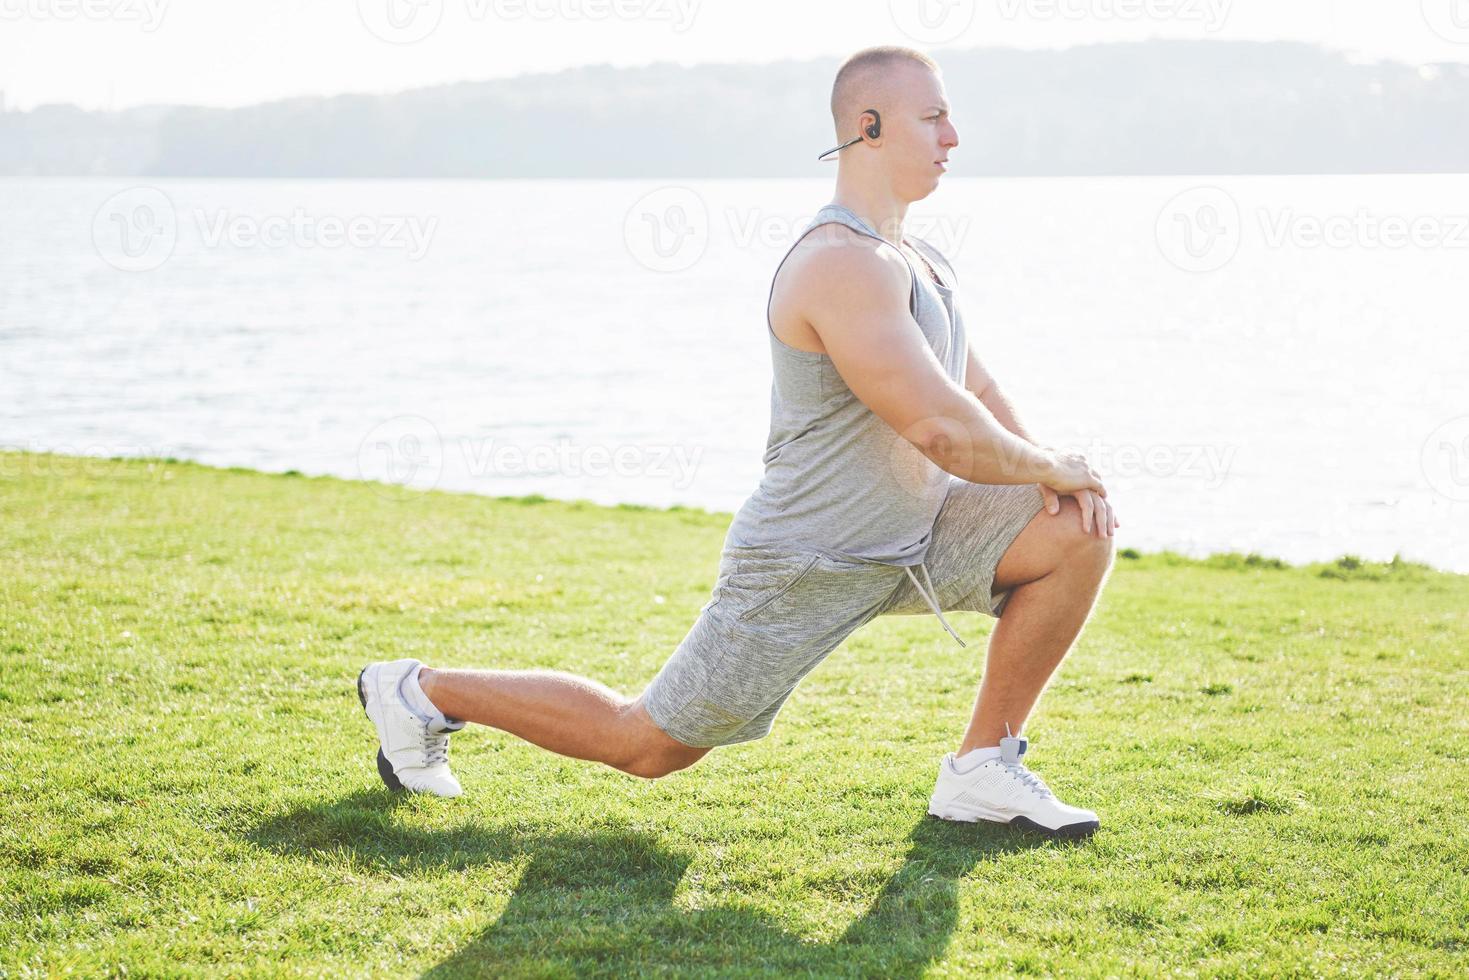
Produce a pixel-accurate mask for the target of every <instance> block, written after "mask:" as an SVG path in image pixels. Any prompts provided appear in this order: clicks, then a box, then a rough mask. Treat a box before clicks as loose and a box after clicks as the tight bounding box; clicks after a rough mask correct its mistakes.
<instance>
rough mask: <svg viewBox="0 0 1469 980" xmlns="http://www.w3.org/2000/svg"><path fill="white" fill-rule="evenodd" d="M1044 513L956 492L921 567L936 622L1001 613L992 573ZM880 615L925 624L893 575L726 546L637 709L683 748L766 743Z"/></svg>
mask: <svg viewBox="0 0 1469 980" xmlns="http://www.w3.org/2000/svg"><path fill="white" fill-rule="evenodd" d="M1043 507H1044V498H1043V497H1042V496H1041V489H1040V487H1039V486H1038V485H1037V484H1034V483H1029V484H1021V485H991V484H984V483H969V482H967V481H964V480H959V479H955V480H954V481H953V483H952V484H951V486H950V489H949V493H948V496H947V497H946V498H945V500H944V504H943V506H942V507H941V508H940V509H939V514H938V518H937V519H936V520H935V521H934V528H933V536H932V540H931V541H930V543H929V550H928V553H927V555H926V556H925V558H924V564H925V565H926V566H927V568H928V573H929V581H931V582H932V584H933V590H934V592H936V593H937V600H938V604H939V606H940V608H941V609H942V610H943V611H944V612H949V611H951V610H968V611H971V612H981V613H985V614H986V615H989V616H994V617H996V618H998V617H999V616H1000V614H1001V613H1003V612H1004V608H1005V606H1006V604H1007V603H1008V602H1009V599H1010V592H1009V590H1005V591H1002V592H1000V593H998V594H993V593H992V590H993V586H994V579H995V569H996V567H998V566H999V564H1000V558H1001V557H1002V556H1003V555H1004V554H1005V551H1006V550H1007V549H1008V548H1009V547H1010V544H1011V542H1013V541H1014V540H1015V538H1016V537H1017V536H1018V535H1019V534H1020V532H1021V531H1023V530H1024V529H1025V526H1026V525H1027V524H1029V523H1030V520H1031V518H1033V517H1035V515H1036V514H1037V513H1039V512H1040V511H1041V509H1042V508H1043ZM915 574H917V576H918V578H919V580H920V581H923V577H922V573H921V571H917V570H915ZM926 585H927V583H925V587H926ZM882 615H897V616H912V615H933V611H932V609H931V608H930V607H929V605H928V603H927V601H926V600H925V598H924V597H923V595H922V594H921V593H920V592H919V591H918V590H917V589H916V588H915V587H914V585H913V581H912V579H910V578H909V576H908V573H907V572H906V571H905V570H904V569H903V568H901V567H899V566H895V565H881V564H874V563H870V562H859V561H853V560H850V559H842V558H838V557H836V556H834V555H831V554H828V553H826V552H823V551H820V550H816V549H809V548H802V549H781V548H776V547H747V546H727V547H726V548H725V549H724V550H723V553H722V554H721V555H720V561H719V572H718V576H717V578H716V579H715V582H714V590H713V592H712V594H711V595H710V597H709V601H708V602H707V603H705V604H704V607H703V608H702V609H700V610H699V618H698V619H697V620H696V621H695V622H694V625H693V627H692V628H691V629H690V630H689V632H688V635H687V636H685V637H684V638H683V641H682V642H681V643H680V644H679V645H678V649H677V650H675V651H674V652H673V655H672V656H671V657H670V658H669V659H668V661H667V662H666V663H665V664H664V665H663V667H662V669H661V670H659V672H658V675H657V676H656V677H654V678H653V680H652V682H651V683H650V684H649V685H648V688H647V690H646V691H644V692H643V703H644V706H645V707H646V708H647V710H648V714H649V715H651V716H652V718H653V721H654V722H655V723H656V724H657V725H658V727H659V728H661V729H663V730H664V731H665V732H667V733H668V734H669V735H671V736H673V737H674V738H676V739H678V740H679V741H680V742H683V743H685V744H687V745H696V746H705V747H707V746H716V745H732V744H734V743H736V742H747V741H750V740H751V739H757V738H763V737H764V736H766V735H768V734H769V733H770V727H771V725H772V724H773V723H774V721H775V716H776V715H777V714H778V713H779V712H780V709H781V707H782V705H784V704H785V701H786V698H788V697H790V694H791V692H792V691H794V690H795V689H796V685H797V684H799V683H800V682H801V679H802V678H804V677H805V676H806V674H808V673H809V672H810V671H811V670H812V669H813V668H814V667H815V666H816V665H817V664H819V663H821V661H822V660H824V659H825V658H826V655H827V654H829V653H831V651H833V650H835V649H836V648H837V647H838V646H840V645H841V643H842V641H843V640H845V639H846V638H847V637H848V636H849V635H850V634H851V633H852V632H854V631H855V630H857V629H858V628H859V627H861V626H863V625H865V624H866V623H868V622H869V621H871V620H872V619H873V618H874V617H876V616H882ZM934 627H935V629H939V630H941V631H942V627H941V626H940V625H939V623H938V622H937V621H935V623H934ZM944 639H945V640H946V641H948V636H947V635H944Z"/></svg>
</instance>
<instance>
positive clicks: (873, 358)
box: [358, 47, 1117, 836]
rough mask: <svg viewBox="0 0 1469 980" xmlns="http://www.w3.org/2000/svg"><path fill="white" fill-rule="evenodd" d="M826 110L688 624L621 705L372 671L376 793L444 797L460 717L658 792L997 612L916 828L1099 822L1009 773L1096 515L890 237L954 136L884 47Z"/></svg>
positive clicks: (1103, 537)
mask: <svg viewBox="0 0 1469 980" xmlns="http://www.w3.org/2000/svg"><path fill="white" fill-rule="evenodd" d="M832 114H833V117H834V119H835V121H836V127H837V137H838V140H839V141H843V146H841V147H839V148H838V149H837V150H835V151H832V152H839V153H840V156H839V158H838V159H839V162H840V165H839V169H838V173H837V182H836V193H835V196H834V198H833V201H832V203H831V204H829V205H827V206H826V207H824V208H822V209H821V210H820V211H819V212H818V213H817V215H816V218H815V219H814V220H813V221H812V222H811V225H810V227H809V228H807V229H806V231H805V233H804V234H803V235H802V236H801V237H800V239H799V240H798V241H797V242H796V244H795V245H793V246H792V248H791V250H790V251H789V252H787V254H786V256H785V258H784V259H783V260H782V262H781V264H780V265H779V266H778V267H777V269H776V273H775V278H774V281H773V282H772V284H771V291H770V297H769V304H768V308H767V313H768V331H767V333H768V339H769V342H770V349H771V356H772V361H773V367H774V383H773V386H772V397H771V422H770V437H769V441H768V444H767V449H766V453H765V457H764V462H765V474H764V477H763V478H762V480H761V482H760V485H759V487H758V488H757V489H756V490H755V492H754V493H753V494H752V495H751V496H750V497H749V499H748V500H747V501H746V502H745V504H744V505H743V506H742V507H741V508H740V511H739V512H738V513H737V514H736V516H735V519H734V521H733V523H732V524H731V526H730V529H729V532H728V535H727V537H726V539H725V542H724V548H723V551H722V554H721V560H720V565H719V571H718V576H717V578H716V581H715V583H714V589H713V594H712V595H711V597H710V599H709V601H708V602H707V603H706V604H705V605H704V607H703V608H702V609H701V610H700V612H699V617H698V620H697V621H696V622H695V623H694V625H693V627H692V628H691V629H690V630H689V632H688V635H687V636H685V637H684V639H683V641H682V642H681V643H680V644H679V646H678V649H677V650H676V651H675V652H674V653H673V655H672V656H671V657H670V658H669V660H668V661H667V662H666V663H665V664H664V665H663V668H662V669H661V670H660V671H659V672H658V675H657V676H656V677H654V678H653V680H652V682H651V683H650V684H649V685H648V687H647V689H646V690H644V691H643V693H642V694H640V695H639V696H638V697H636V698H634V699H631V700H629V699H627V698H625V697H623V696H622V695H620V694H618V693H616V692H614V691H612V690H609V689H608V688H606V687H605V686H603V685H601V684H599V683H597V682H596V681H592V680H588V679H585V678H581V677H576V676H572V675H570V674H566V673H562V672H558V671H543V670H449V669H430V668H428V667H426V666H424V665H423V664H421V663H419V662H418V661H416V660H399V661H394V662H390V663H375V664H371V665H369V666H368V667H366V668H365V669H364V670H363V671H362V673H361V674H360V675H359V678H358V695H359V697H360V698H361V700H362V703H363V706H364V707H365V708H366V710H367V714H368V716H369V717H370V718H371V719H372V721H373V724H374V725H375V726H376V727H377V731H378V737H379V741H380V746H381V747H380V751H379V755H378V771H379V773H380V774H381V775H382V778H383V780H384V782H386V783H387V784H388V785H389V786H390V787H392V788H395V789H396V788H399V787H402V788H406V789H409V790H415V791H419V792H426V793H435V794H438V795H440V796H457V795H458V794H459V793H460V785H459V782H458V780H456V779H455V778H454V776H453V774H452V773H451V772H450V771H449V765H448V740H449V733H451V732H455V731H458V730H459V729H461V728H463V727H464V725H465V723H466V722H475V723H477V724H481V725H488V726H491V727H494V728H498V729H500V730H502V731H506V732H510V733H511V734H514V735H517V736H519V737H520V738H523V739H526V740H528V741H530V742H533V743H535V744H536V745H539V746H543V747H544V748H547V749H550V750H552V751H554V752H557V753H560V754H562V755H566V756H571V757H574V758H578V759H589V760H594V761H597V762H602V763H605V764H607V765H609V766H612V767H614V768H616V769H619V770H621V771H623V772H627V773H631V774H633V775H636V776H642V777H645V778H649V779H653V778H656V777H659V776H663V775H666V774H668V773H671V772H675V771H677V770H679V769H684V768H686V767H688V766H691V765H693V764H694V763H695V762H697V761H698V760H699V759H700V758H702V757H703V756H704V755H705V754H706V753H707V752H708V751H709V750H710V749H711V748H713V747H714V746H721V745H732V744H735V743H737V742H743V741H748V740H750V739H757V738H761V737H763V736H764V735H766V734H767V733H768V732H769V731H770V727H771V724H772V722H773V721H774V719H775V716H776V714H777V712H779V711H780V709H781V706H782V705H783V704H784V703H785V701H786V698H787V697H789V695H790V694H791V692H792V691H793V690H794V689H795V687H796V685H797V684H798V683H800V681H801V679H802V678H803V677H805V675H806V674H807V673H808V672H809V671H811V670H812V669H813V668H814V667H815V666H816V665H817V664H819V663H820V662H821V660H822V659H823V658H825V657H826V655H827V654H828V653H830V652H831V651H832V650H833V649H835V648H836V647H837V646H838V645H840V644H841V642H842V641H843V640H844V639H845V638H846V637H847V636H849V635H850V634H851V633H852V632H853V631H854V630H856V629H858V628H859V627H861V626H862V625H863V624H865V623H867V622H869V621H870V620H872V619H873V618H874V617H876V616H879V615H915V614H926V613H929V612H932V613H933V614H934V615H935V616H937V617H938V620H939V622H940V623H941V624H942V625H943V628H944V629H946V630H948V631H949V633H950V634H952V635H953V637H954V638H955V639H956V640H957V641H958V642H959V643H960V644H961V645H962V644H963V642H964V641H963V639H962V638H960V637H959V634H958V633H957V632H955V631H954V630H953V628H952V627H950V625H949V623H948V621H947V620H945V619H944V616H943V609H944V608H947V609H950V610H954V609H966V610H971V611H975V612H981V613H985V614H987V615H990V616H993V617H995V618H996V619H997V620H998V621H997V623H996V625H995V628H994V630H993V631H992V633H991V636H990V642H989V649H988V654H987V659H986V663H985V670H984V677H983V682H982V683H981V685H980V688H979V693H978V698H977V699H976V703H975V707H974V713H973V717H972V718H971V720H970V722H969V726H968V728H967V729H966V731H965V732H964V735H963V738H962V739H961V741H960V742H959V745H958V749H957V751H956V752H951V753H949V754H947V755H945V756H944V758H943V760H942V761H941V763H940V764H939V772H938V782H937V785H936V787H935V789H934V792H933V795H932V797H931V799H930V801H929V812H930V813H932V814H933V815H935V816H938V817H942V818H944V819H948V820H961V821H975V820H989V821H999V822H1003V823H1009V824H1015V825H1018V826H1021V827H1026V828H1029V829H1034V830H1040V831H1042V832H1045V833H1049V834H1056V835H1064V836H1078V835H1083V834H1087V833H1090V832H1091V831H1093V830H1095V829H1096V828H1097V826H1098V820H1097V815H1096V814H1095V813H1093V812H1092V811H1090V810H1084V809H1080V808H1078V807H1074V806H1069V805H1067V804H1064V803H1062V802H1061V801H1060V800H1058V799H1057V798H1056V796H1055V794H1053V793H1052V792H1051V791H1050V789H1049V788H1048V787H1047V786H1046V784H1045V783H1044V782H1043V781H1042V780H1041V779H1040V777H1039V776H1037V775H1036V774H1035V773H1033V772H1031V771H1030V769H1029V768H1028V767H1027V766H1026V765H1025V764H1024V762H1022V760H1021V755H1022V754H1023V753H1024V751H1025V748H1026V740H1025V739H1024V738H1023V737H1021V736H1020V732H1021V729H1022V728H1023V726H1024V724H1025V720H1026V717H1027V716H1028V715H1029V714H1030V712H1031V709H1032V708H1033V707H1034V705H1035V702H1036V700H1037V698H1038V697H1039V696H1040V693H1041V691H1042V689H1043V688H1044V687H1045V685H1046V683H1047V681H1048V680H1049V678H1050V676H1051V674H1052V672H1053V671H1054V670H1055V669H1056V667H1057V665H1058V664H1060V662H1061V660H1062V659H1063V658H1064V657H1065V656H1066V653H1067V651H1068V650H1069V649H1070V648H1071V645H1072V643H1073V641H1074V640H1075V639H1076V637H1077V635H1078V634H1079V633H1080V631H1081V628H1082V626H1083V624H1084V623H1085V621H1086V619H1087V617H1088V616H1089V615H1090V612H1091V609H1092V606H1093V603H1094V602H1095V600H1096V598H1097V595H1098V593H1099V592H1100V591H1101V588H1102V584H1103V582H1104V581H1105V579H1106V577H1107V574H1108V572H1109V570H1110V568H1111V565H1112V533H1113V529H1114V528H1115V527H1117V520H1116V517H1115V516H1114V514H1113V512H1112V510H1111V507H1110V506H1109V504H1108V503H1107V501H1106V499H1105V498H1106V491H1105V490H1104V489H1103V487H1102V484H1101V481H1100V480H1099V479H1098V478H1097V475H1096V473H1094V472H1093V471H1092V469H1091V468H1090V466H1088V464H1087V462H1086V460H1085V459H1083V458H1082V457H1080V456H1077V455H1073V454H1066V453H1059V452H1055V451H1052V450H1050V449H1047V448H1044V447H1040V446H1038V445H1036V444H1035V443H1034V442H1033V440H1031V438H1030V436H1029V434H1028V433H1027V432H1026V431H1025V429H1024V427H1023V426H1022V425H1021V424H1020V422H1019V420H1018V419H1017V418H1016V413H1015V410H1014V408H1013V406H1012V405H1011V404H1010V403H1009V401H1008V400H1007V399H1006V397H1005V396H1004V394H1003V393H1002V392H1001V391H1000V389H999V387H998V385H997V384H996V383H995V381H994V379H993V378H992V377H991V376H990V375H989V374H988V373H987V372H986V370H985V368H984V366H983V365H982V364H981V363H980V361H979V359H978V357H977V356H976V353H975V349H974V347H972V346H971V345H970V344H969V342H968V338H967V334H966V332H965V328H964V322H963V318H962V316H961V314H960V312H959V307H958V305H957V302H956V299H955V296H956V292H955V291H956V288H957V284H956V282H955V274H954V270H953V268H952V267H951V266H950V265H949V263H948V262H947V261H946V260H945V259H944V257H943V256H942V255H941V254H940V253H939V252H938V250H937V249H935V248H933V247H932V246H931V245H929V244H927V243H926V242H924V241H922V240H921V239H919V238H917V237H914V236H912V235H905V234H904V228H903V222H904V218H905V216H906V214H907V210H908V206H909V205H910V204H912V203H913V202H914V201H918V200H922V199H923V198H925V197H927V196H928V195H930V194H932V193H933V191H934V190H935V189H936V188H937V187H938V184H939V179H940V175H941V174H942V173H943V172H944V170H945V166H944V164H945V161H946V160H947V158H948V155H949V151H950V150H952V149H954V148H955V147H956V146H958V145H959V137H958V133H957V132H956V131H955V129H954V125H953V122H952V121H951V120H950V118H949V104H948V101H947V99H946V98H945V95H944V87H943V84H942V80H941V77H940V74H939V70H938V66H937V65H935V64H934V63H933V61H931V60H930V59H929V58H928V57H927V56H925V55H923V54H921V53H920V52H917V51H913V50H910V49H906V48H891V47H885V48H872V49H868V50H865V51H862V52H859V53H858V54H856V55H854V56H852V57H851V58H850V59H848V60H847V61H846V62H845V63H844V64H843V66H842V68H841V70H840V71H839V72H838V74H837V78H836V83H835V85H834V87H833V91H832ZM823 156H825V154H823ZM915 568H916V569H917V572H915ZM1002 613H1004V616H1003V618H1001V614H1002Z"/></svg>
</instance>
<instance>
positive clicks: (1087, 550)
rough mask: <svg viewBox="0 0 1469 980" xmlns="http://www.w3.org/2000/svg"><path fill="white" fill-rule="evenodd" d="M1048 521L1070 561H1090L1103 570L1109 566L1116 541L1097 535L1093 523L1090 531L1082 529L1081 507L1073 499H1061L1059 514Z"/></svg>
mask: <svg viewBox="0 0 1469 980" xmlns="http://www.w3.org/2000/svg"><path fill="white" fill-rule="evenodd" d="M1042 513H1043V514H1044V513H1045V512H1044V511H1042ZM1047 516H1049V515H1047ZM1098 516H1101V515H1098ZM1049 519H1050V520H1051V521H1052V522H1053V523H1054V527H1055V530H1056V533H1057V534H1059V535H1060V537H1061V541H1062V547H1063V549H1064V550H1065V552H1066V554H1067V556H1068V557H1069V558H1070V559H1071V560H1073V561H1077V560H1084V561H1092V562H1096V563H1098V564H1099V565H1101V566H1102V567H1103V568H1106V567H1107V566H1108V565H1110V564H1111V562H1112V556H1113V554H1114V552H1115V551H1116V546H1115V542H1116V540H1117V539H1116V538H1115V537H1114V536H1113V535H1111V534H1101V535H1098V534H1097V527H1096V524H1095V523H1093V525H1092V528H1091V530H1086V529H1085V528H1083V527H1082V523H1081V505H1080V504H1078V503H1077V502H1076V499H1075V498H1074V497H1063V498H1061V512H1060V513H1059V514H1056V515H1055V516H1054V517H1050V518H1049Z"/></svg>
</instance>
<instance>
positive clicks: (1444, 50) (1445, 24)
mask: <svg viewBox="0 0 1469 980" xmlns="http://www.w3.org/2000/svg"><path fill="white" fill-rule="evenodd" d="M1153 37H1162V38H1194V39H1225V40H1294V41H1305V42H1308V43H1313V44H1320V45H1324V46H1326V47H1329V48H1332V49H1335V50H1338V51H1342V52H1345V53H1347V54H1348V55H1350V56H1351V57H1353V58H1354V59H1356V60H1367V61H1372V60H1379V59H1393V60H1398V61H1405V62H1409V63H1412V64H1422V63H1425V62H1433V61H1457V62H1469V0H845V2H842V3H840V4H838V3H835V2H805V3H802V2H799V0H796V2H793V0H248V2H245V0H0V91H3V92H4V96H5V101H6V105H7V106H8V107H9V108H10V109H29V108H32V107H34V106H36V105H38V104H42V103H50V102H69V103H73V104H75V105H80V106H83V107H85V108H89V109H106V108H125V107H129V106H135V105H143V104H150V103H154V104H156V103H187V104H193V105H211V106H236V105H248V104H251V103H255V102H263V101H268V100H272V99H278V98H284V97H288V96H293V95H331V94H338V93H342V92H396V91H402V90H404V89H409V88H417V87H422V86H426V85H436V84H441V83H446V82H458V81H470V80H477V79H487V78H503V77H507V76H513V75H518V74H522V73H526V72H542V71H555V70H558V69H561V68H568V67H573V66H577V65H585V64H607V63H610V64H614V65H620V66H632V65H642V64H648V63H650V62H655V61H657V62H676V63H679V64H684V65H692V64H698V63H708V62H756V63H758V62H766V61H771V60H776V59H782V58H813V57H819V56H830V57H839V56H841V55H845V54H849V53H851V52H852V51H854V50H857V49H858V48H861V47H865V46H867V45H870V44H907V45H910V46H913V47H919V48H922V49H923V50H926V51H928V52H930V53H932V54H935V55H936V56H938V59H939V61H940V63H941V64H942V53H943V51H944V49H946V48H972V47H980V46H1005V47H1017V48H1032V49H1033V48H1063V47H1069V46H1072V45H1077V44H1091V43H1098V42H1112V41H1132V40H1145V39H1148V38H1153Z"/></svg>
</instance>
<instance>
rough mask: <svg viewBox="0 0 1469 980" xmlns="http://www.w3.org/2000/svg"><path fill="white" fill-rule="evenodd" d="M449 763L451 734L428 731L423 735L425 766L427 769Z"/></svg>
mask: <svg viewBox="0 0 1469 980" xmlns="http://www.w3.org/2000/svg"><path fill="white" fill-rule="evenodd" d="M448 761H449V733H448V732H431V731H428V730H427V729H425V730H424V733H423V764H424V766H425V767H429V766H441V765H445V764H447V763H448Z"/></svg>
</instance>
